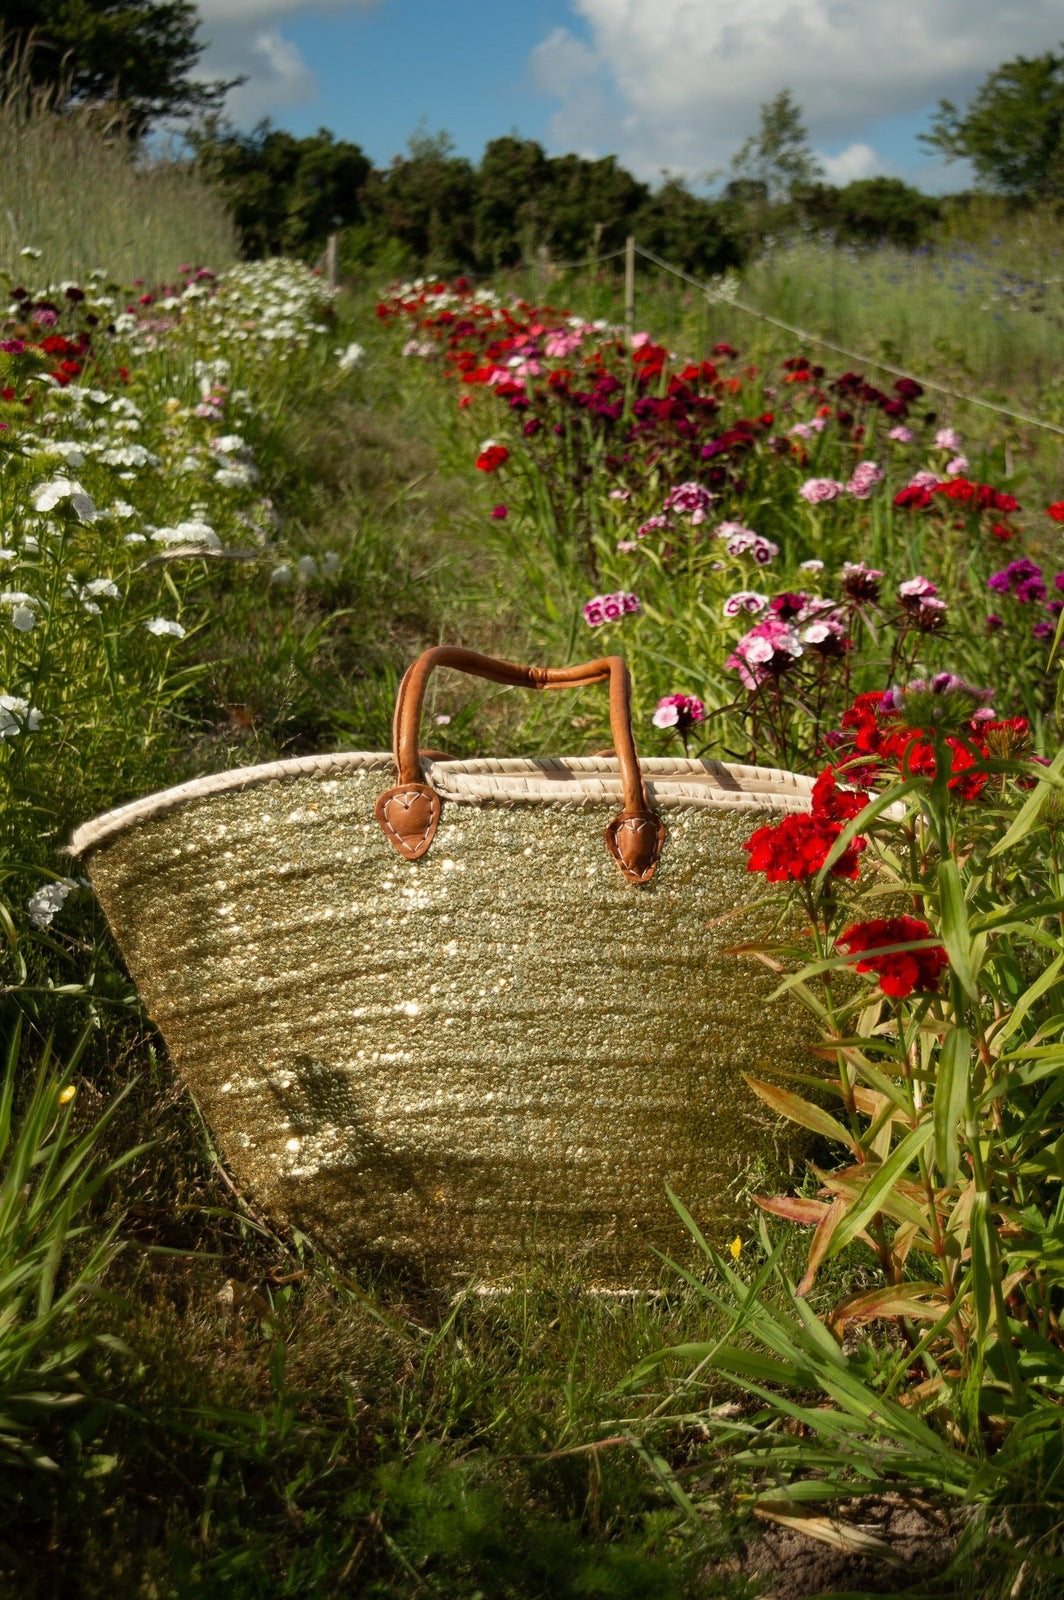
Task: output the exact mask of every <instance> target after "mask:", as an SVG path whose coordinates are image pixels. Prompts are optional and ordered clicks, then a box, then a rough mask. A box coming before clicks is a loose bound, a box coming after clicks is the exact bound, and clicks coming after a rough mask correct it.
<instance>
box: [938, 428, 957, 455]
mask: <svg viewBox="0 0 1064 1600" xmlns="http://www.w3.org/2000/svg"><path fill="white" fill-rule="evenodd" d="M961 448H962V446H961V436H960V434H959V433H958V432H957V431H956V429H955V428H939V430H938V432H937V433H936V434H935V449H936V450H950V451H952V452H953V454H954V455H956V453H957V451H958V450H960V449H961Z"/></svg>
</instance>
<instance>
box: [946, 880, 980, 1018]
mask: <svg viewBox="0 0 1064 1600" xmlns="http://www.w3.org/2000/svg"><path fill="white" fill-rule="evenodd" d="M938 896H939V912H940V915H941V918H942V943H943V944H944V945H945V947H946V954H947V955H948V956H949V964H950V967H951V968H952V970H953V972H954V973H955V974H956V976H957V978H958V979H959V980H960V983H961V986H962V987H963V989H964V990H965V993H966V994H968V995H970V996H971V998H972V999H973V1000H977V999H978V998H979V990H978V987H977V985H976V981H975V978H976V974H975V969H974V963H973V955H974V951H973V948H972V938H971V932H970V929H969V927H968V908H967V906H966V905H965V903H964V889H963V886H962V884H961V875H960V870H959V868H958V866H957V863H956V861H955V860H954V859H953V857H952V856H947V857H946V858H945V859H944V860H943V861H940V862H939V864H938Z"/></svg>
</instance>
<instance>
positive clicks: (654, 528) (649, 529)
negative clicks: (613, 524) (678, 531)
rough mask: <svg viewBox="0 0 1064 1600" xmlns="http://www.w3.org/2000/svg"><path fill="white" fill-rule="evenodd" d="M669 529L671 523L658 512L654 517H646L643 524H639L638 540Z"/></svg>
mask: <svg viewBox="0 0 1064 1600" xmlns="http://www.w3.org/2000/svg"><path fill="white" fill-rule="evenodd" d="M671 527H672V523H671V522H670V521H669V519H668V517H665V516H662V514H661V512H660V511H659V512H658V513H657V515H656V516H653V517H648V518H647V520H646V521H645V522H644V523H641V524H640V526H639V528H638V530H637V532H638V535H639V538H640V539H645V538H646V536H647V534H648V533H660V532H661V531H662V530H663V529H665V528H671Z"/></svg>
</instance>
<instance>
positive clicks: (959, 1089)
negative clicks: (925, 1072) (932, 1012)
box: [934, 1028, 972, 1184]
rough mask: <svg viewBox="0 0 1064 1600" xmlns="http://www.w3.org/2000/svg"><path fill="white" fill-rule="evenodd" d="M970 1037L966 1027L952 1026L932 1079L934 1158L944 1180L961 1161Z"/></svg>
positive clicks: (949, 1179) (950, 1178)
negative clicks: (962, 1122) (962, 1125)
mask: <svg viewBox="0 0 1064 1600" xmlns="http://www.w3.org/2000/svg"><path fill="white" fill-rule="evenodd" d="M971 1054H972V1039H971V1034H970V1033H969V1032H968V1030H967V1028H951V1029H950V1031H949V1032H948V1033H947V1035H946V1037H945V1038H944V1039H943V1041H942V1049H941V1050H940V1051H939V1056H938V1074H937V1076H936V1079H935V1105H934V1123H935V1161H936V1163H937V1164H938V1167H939V1169H940V1171H941V1173H942V1176H943V1178H944V1179H945V1181H946V1183H947V1184H952V1183H953V1182H954V1180H955V1178H956V1176H957V1168H958V1166H959V1163H960V1147H959V1140H958V1133H959V1130H960V1126H961V1121H962V1119H963V1117H964V1108H965V1106H966V1104H967V1101H968V1081H969V1077H968V1075H969V1066H970V1062H971Z"/></svg>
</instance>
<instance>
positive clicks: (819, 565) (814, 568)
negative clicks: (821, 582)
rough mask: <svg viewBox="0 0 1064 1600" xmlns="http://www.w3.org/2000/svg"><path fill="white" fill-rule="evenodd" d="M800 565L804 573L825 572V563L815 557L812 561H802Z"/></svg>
mask: <svg viewBox="0 0 1064 1600" xmlns="http://www.w3.org/2000/svg"><path fill="white" fill-rule="evenodd" d="M798 565H799V566H800V567H801V569H802V571H803V572H823V570H824V563H823V562H822V561H818V560H817V558H816V557H815V556H814V557H813V559H812V560H811V561H800V562H799V563H798Z"/></svg>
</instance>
